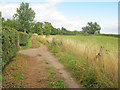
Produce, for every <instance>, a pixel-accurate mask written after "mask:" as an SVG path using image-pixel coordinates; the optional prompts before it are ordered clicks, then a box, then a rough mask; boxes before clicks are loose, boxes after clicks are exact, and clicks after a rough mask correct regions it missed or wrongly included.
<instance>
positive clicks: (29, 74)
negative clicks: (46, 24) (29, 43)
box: [19, 44, 81, 88]
mask: <svg viewBox="0 0 120 90" xmlns="http://www.w3.org/2000/svg"><path fill="white" fill-rule="evenodd" d="M19 53H23V54H27V55H28V56H30V57H31V60H30V61H29V62H28V67H27V70H26V80H25V87H27V88H28V87H29V88H30V87H33V88H40V87H43V86H42V85H41V84H44V83H45V82H47V81H46V79H45V77H46V75H47V74H48V73H47V72H46V71H45V70H43V67H44V68H45V67H48V66H49V67H50V66H51V67H53V68H54V69H55V71H56V73H57V76H61V77H62V78H63V80H64V83H65V85H66V87H67V88H81V86H80V84H78V82H77V81H76V80H75V79H74V78H73V77H72V75H71V73H70V72H69V71H68V70H67V69H66V68H65V67H64V65H62V64H61V63H60V62H59V61H58V59H57V58H56V57H55V56H54V55H53V54H52V53H50V52H49V50H48V49H47V47H46V46H45V45H43V44H40V48H30V49H27V50H22V51H19ZM43 62H48V63H49V64H45V63H43Z"/></svg>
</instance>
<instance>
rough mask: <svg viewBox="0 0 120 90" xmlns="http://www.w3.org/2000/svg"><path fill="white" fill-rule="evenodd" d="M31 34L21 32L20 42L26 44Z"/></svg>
mask: <svg viewBox="0 0 120 90" xmlns="http://www.w3.org/2000/svg"><path fill="white" fill-rule="evenodd" d="M28 39H29V35H28V34H27V33H25V32H19V44H20V46H25V45H26V44H27V43H28Z"/></svg>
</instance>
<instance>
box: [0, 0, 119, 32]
mask: <svg viewBox="0 0 120 90" xmlns="http://www.w3.org/2000/svg"><path fill="white" fill-rule="evenodd" d="M96 1H97V2H96ZM21 2H28V3H30V7H31V8H32V9H33V10H34V11H35V13H36V16H35V20H36V21H40V22H45V21H48V22H51V23H52V25H53V26H54V27H56V28H61V27H65V28H66V29H68V30H71V31H73V30H78V31H81V28H82V27H83V26H86V24H87V22H97V23H98V24H99V25H100V26H101V28H102V30H101V33H112V34H116V33H118V0H100V1H99V0H1V1H0V11H2V16H3V17H5V18H12V16H13V14H14V13H16V8H18V7H19V6H20V3H21Z"/></svg>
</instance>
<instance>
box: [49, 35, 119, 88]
mask: <svg viewBox="0 0 120 90" xmlns="http://www.w3.org/2000/svg"><path fill="white" fill-rule="evenodd" d="M48 40H49V39H48ZM48 46H49V47H50V49H51V50H52V52H53V53H55V55H56V56H57V57H58V59H59V60H60V61H61V62H62V63H63V64H64V65H65V66H67V67H68V68H69V69H71V70H73V73H74V75H75V76H76V77H77V79H78V80H79V81H80V82H81V83H82V84H83V85H84V86H86V87H100V88H106V87H107V88H117V87H118V38H114V37H107V36H56V37H54V39H53V42H52V43H51V44H49V45H48ZM72 55H73V56H75V57H77V58H72V57H71V56H72Z"/></svg>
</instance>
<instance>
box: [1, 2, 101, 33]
mask: <svg viewBox="0 0 120 90" xmlns="http://www.w3.org/2000/svg"><path fill="white" fill-rule="evenodd" d="M0 16H1V12H0ZM34 18H35V12H34V11H33V10H32V8H30V7H29V3H23V2H22V3H21V4H20V7H19V8H17V10H16V14H14V15H13V18H12V19H7V20H6V19H4V18H3V17H2V18H1V19H2V26H3V27H10V28H14V29H16V30H18V31H21V32H27V33H37V34H38V35H57V34H59V35H78V34H86V33H87V34H95V33H97V34H99V33H100V30H101V27H100V26H99V25H98V24H97V23H96V22H95V23H92V22H88V25H87V26H86V27H83V28H82V31H77V30H74V31H70V30H67V29H66V28H65V27H61V28H55V27H53V26H52V24H51V23H50V22H47V21H46V22H36V21H35V20H34Z"/></svg>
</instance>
